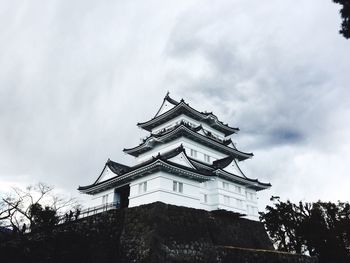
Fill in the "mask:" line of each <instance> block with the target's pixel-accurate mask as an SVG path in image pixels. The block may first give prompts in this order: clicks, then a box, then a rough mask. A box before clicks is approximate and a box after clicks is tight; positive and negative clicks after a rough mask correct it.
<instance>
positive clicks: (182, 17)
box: [0, 0, 350, 199]
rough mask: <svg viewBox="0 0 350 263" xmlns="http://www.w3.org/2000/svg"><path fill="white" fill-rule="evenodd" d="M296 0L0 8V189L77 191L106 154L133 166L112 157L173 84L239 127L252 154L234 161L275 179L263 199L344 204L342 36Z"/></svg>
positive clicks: (311, 6) (135, 139)
mask: <svg viewBox="0 0 350 263" xmlns="http://www.w3.org/2000/svg"><path fill="white" fill-rule="evenodd" d="M297 5H298V8H296V3H295V1H284V2H283V3H281V2H280V1H277V0H270V1H268V2H264V3H262V2H261V1H260V2H259V1H248V2H247V1H220V2H218V3H215V4H213V3H212V2H209V1H208V2H204V3H203V2H200V3H199V2H198V1H183V2H180V1H177V2H176V3H173V4H169V3H163V2H162V1H150V2H148V3H147V4H145V3H144V4H140V3H136V2H132V1H131V2H128V3H124V2H122V1H120V2H119V1H100V2H99V3H96V2H94V1H75V2H74V3H69V4H68V3H63V2H61V1H46V2H45V3H42V2H31V3H30V4H29V3H22V2H16V1H5V2H4V3H3V6H2V9H1V10H2V11H0V12H1V15H0V32H1V34H0V48H1V50H2V52H1V53H0V120H1V125H0V181H1V183H2V184H3V185H6V186H8V185H9V184H12V183H27V182H35V181H39V180H40V181H46V182H48V183H49V184H54V185H57V187H60V188H62V189H64V190H66V191H67V192H72V193H75V188H76V187H77V186H78V185H79V184H80V185H83V184H88V183H91V182H92V181H93V180H94V179H95V178H96V176H97V175H98V173H99V172H100V169H102V167H103V164H104V162H105V161H106V160H107V158H111V159H113V160H116V161H121V162H126V163H132V162H133V160H132V158H130V157H128V156H125V155H124V154H123V153H122V152H121V150H122V149H123V148H124V147H132V146H134V145H136V144H138V143H139V137H142V136H144V135H145V132H143V131H141V130H139V129H137V127H136V126H135V124H136V123H137V122H138V121H145V120H147V119H149V118H150V117H152V116H153V115H154V113H155V112H156V110H157V107H158V106H159V105H160V103H161V100H162V97H163V96H164V94H165V92H166V91H167V90H169V91H170V92H171V94H172V95H173V96H175V98H177V99H179V98H181V97H183V98H185V99H186V101H188V102H190V104H191V105H193V106H195V107H197V108H199V109H200V110H209V111H212V110H213V111H214V113H216V114H217V115H218V116H219V117H220V118H221V119H222V120H223V121H224V122H228V123H230V124H231V125H233V126H239V127H240V128H241V132H240V133H239V134H238V135H235V136H234V140H235V141H237V145H238V147H239V148H242V150H247V151H253V152H254V153H255V157H254V158H253V160H251V161H247V162H244V164H242V165H243V166H244V168H245V169H246V171H247V175H248V176H251V177H254V178H255V177H259V178H260V179H261V180H265V181H271V182H272V184H273V185H274V187H273V188H272V190H271V191H270V192H268V193H266V194H265V195H266V196H267V195H270V194H272V193H273V194H277V195H284V196H285V197H290V198H295V199H302V198H308V199H313V198H316V199H317V198H333V199H341V198H345V195H346V194H345V193H346V191H347V190H344V189H343V188H342V186H339V184H338V183H337V182H340V181H341V182H343V181H346V182H348V179H347V177H346V173H347V172H346V171H347V169H345V165H346V163H347V162H348V161H349V160H348V156H350V155H349V154H348V153H349V152H348V150H347V147H346V146H349V144H350V140H349V139H348V138H347V134H348V131H349V130H350V127H349V125H348V124H349V123H350V122H349V117H348V116H350V114H349V110H348V109H349V108H350V107H349V106H350V105H349V99H348V98H349V95H350V94H349V91H348V89H347V84H348V83H349V82H350V79H349V78H350V76H349V74H348V66H349V61H350V60H349V59H350V57H349V56H350V55H349V54H350V53H349V52H348V49H349V47H348V42H346V41H345V40H344V39H343V38H342V37H341V36H340V35H338V33H337V30H338V27H339V22H340V20H339V15H338V12H337V8H338V7H337V6H336V5H334V4H332V3H331V2H330V3H318V2H316V0H315V1H309V2H307V3H306V2H303V1H298V4H297ZM330 174H331V175H330ZM329 181H331V186H329ZM310 185H314V187H312V186H310ZM342 185H343V184H342ZM329 187H331V188H332V191H331V193H330V192H329V191H328V192H327V191H326V189H327V188H329ZM3 188H4V187H3ZM335 189H339V190H338V191H337V190H335ZM0 190H2V189H1V187H0ZM287 191H288V192H287ZM266 196H265V197H266ZM265 199H266V198H265Z"/></svg>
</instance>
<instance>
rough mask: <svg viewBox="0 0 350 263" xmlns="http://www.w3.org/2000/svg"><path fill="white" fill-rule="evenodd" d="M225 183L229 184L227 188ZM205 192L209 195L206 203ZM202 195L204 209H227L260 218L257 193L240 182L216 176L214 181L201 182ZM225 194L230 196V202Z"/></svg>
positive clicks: (251, 217) (254, 218) (256, 218)
mask: <svg viewBox="0 0 350 263" xmlns="http://www.w3.org/2000/svg"><path fill="white" fill-rule="evenodd" d="M223 183H226V184H227V185H228V188H227V189H224V187H223ZM239 189H240V190H239ZM204 194H206V195H207V197H208V198H207V203H204ZM200 195H201V205H202V208H203V209H206V210H216V209H225V210H228V211H233V212H238V213H242V214H246V215H247V218H249V219H252V220H258V205H257V193H256V191H255V190H252V189H246V188H245V187H243V186H241V185H239V184H235V183H232V182H230V181H227V180H224V179H221V178H215V180H213V181H209V182H205V183H202V184H201V191H200ZM225 196H226V197H228V198H229V203H226V202H225ZM237 200H240V201H237Z"/></svg>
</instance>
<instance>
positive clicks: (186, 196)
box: [129, 171, 201, 208]
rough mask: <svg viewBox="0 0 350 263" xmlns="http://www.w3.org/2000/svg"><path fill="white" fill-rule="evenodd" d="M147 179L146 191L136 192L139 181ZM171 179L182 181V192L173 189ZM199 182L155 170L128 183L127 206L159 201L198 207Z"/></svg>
mask: <svg viewBox="0 0 350 263" xmlns="http://www.w3.org/2000/svg"><path fill="white" fill-rule="evenodd" d="M145 181H147V191H146V192H145V193H139V192H138V185H139V183H143V182H145ZM173 181H177V182H181V183H183V192H182V193H179V192H174V191H173ZM199 191H200V184H199V183H198V182H195V181H192V180H188V179H185V178H182V177H179V176H176V175H172V174H169V173H166V172H162V171H160V172H157V173H155V174H152V175H149V176H145V177H143V178H142V179H138V180H135V181H134V182H132V183H131V184H130V196H129V207H134V206H138V205H142V204H149V203H152V202H156V201H160V202H164V203H168V204H173V205H178V206H186V207H192V208H201V207H200V195H199Z"/></svg>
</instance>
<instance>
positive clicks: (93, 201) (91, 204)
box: [88, 188, 114, 207]
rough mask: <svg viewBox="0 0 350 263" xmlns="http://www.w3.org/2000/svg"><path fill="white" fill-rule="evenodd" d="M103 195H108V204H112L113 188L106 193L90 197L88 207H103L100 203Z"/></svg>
mask: <svg viewBox="0 0 350 263" xmlns="http://www.w3.org/2000/svg"><path fill="white" fill-rule="evenodd" d="M104 195H108V203H112V202H114V188H113V189H108V190H106V191H103V192H100V193H98V194H95V195H93V196H92V197H91V200H90V202H89V203H88V207H95V206H100V205H103V203H102V197H103V196H104Z"/></svg>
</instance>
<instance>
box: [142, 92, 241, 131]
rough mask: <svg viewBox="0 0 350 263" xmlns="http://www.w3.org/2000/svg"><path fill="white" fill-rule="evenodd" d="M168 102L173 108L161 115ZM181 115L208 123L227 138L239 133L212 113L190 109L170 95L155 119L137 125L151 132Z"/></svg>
mask: <svg viewBox="0 0 350 263" xmlns="http://www.w3.org/2000/svg"><path fill="white" fill-rule="evenodd" d="M166 101H168V102H169V103H170V104H172V105H173V107H172V108H171V109H170V110H168V111H166V112H163V113H161V110H162V108H163V105H164V103H165V102H166ZM181 114H184V115H186V116H188V117H190V118H193V119H195V120H197V121H200V122H203V123H206V124H208V125H209V126H211V127H212V128H214V129H215V130H217V131H220V132H222V133H223V134H225V136H228V135H231V134H233V133H236V132H238V131H239V129H238V128H233V127H230V126H228V125H227V124H224V123H223V122H221V121H219V119H218V117H217V116H216V115H214V114H213V113H212V112H200V111H197V110H196V109H194V108H192V107H190V106H189V104H187V103H185V101H184V100H183V99H181V101H180V102H177V101H176V100H174V99H172V98H170V96H169V93H167V94H166V96H165V98H164V100H163V104H162V106H161V107H160V109H159V110H158V112H157V114H156V115H155V117H154V118H153V119H151V120H149V121H146V122H142V123H138V124H137V125H138V126H139V127H140V128H142V129H145V130H147V131H151V130H152V129H153V128H155V127H158V126H159V125H162V124H163V123H165V122H167V121H169V120H171V119H174V118H176V117H177V116H180V115H181Z"/></svg>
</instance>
